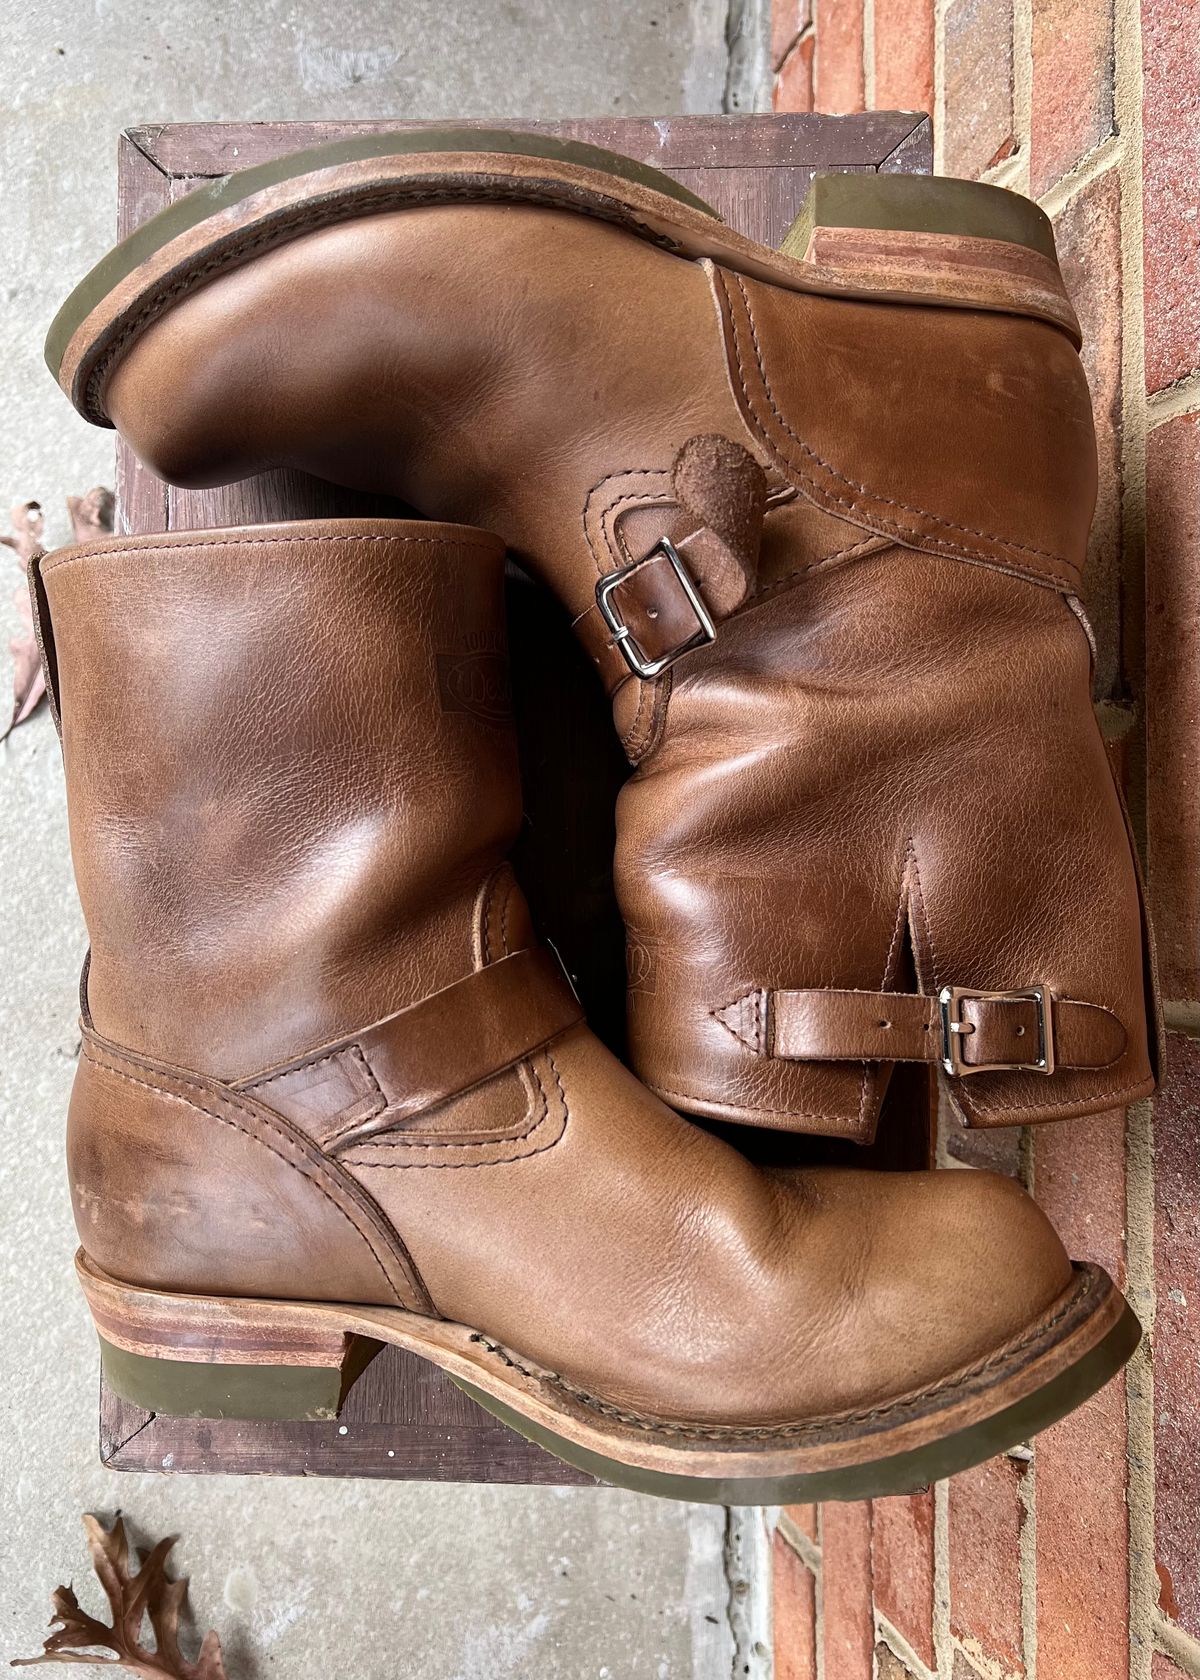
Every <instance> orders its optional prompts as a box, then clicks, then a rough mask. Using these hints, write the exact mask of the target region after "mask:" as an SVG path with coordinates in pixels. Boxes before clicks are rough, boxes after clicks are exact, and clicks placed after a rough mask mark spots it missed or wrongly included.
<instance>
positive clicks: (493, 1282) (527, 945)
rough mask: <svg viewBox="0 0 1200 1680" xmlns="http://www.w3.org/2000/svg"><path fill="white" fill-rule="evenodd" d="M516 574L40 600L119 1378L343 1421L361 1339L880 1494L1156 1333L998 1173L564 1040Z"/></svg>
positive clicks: (56, 570)
mask: <svg viewBox="0 0 1200 1680" xmlns="http://www.w3.org/2000/svg"><path fill="white" fill-rule="evenodd" d="M502 566H503V547H502V545H501V543H500V542H499V540H498V539H497V538H495V537H492V536H489V535H487V534H486V533H484V532H480V531H473V530H469V529H465V528H463V527H456V526H448V525H432V524H429V525H427V524H411V523H404V522H383V523H377V522H368V521H342V522H314V523H301V524H297V525H289V526H282V525H276V526H263V527H257V528H248V529H242V530H230V531H204V532H194V533H187V532H184V533H175V534H170V535H166V536H146V537H134V538H113V539H110V540H106V541H102V542H97V543H94V544H89V545H87V546H86V547H83V548H78V549H74V550H67V551H64V552H62V553H58V554H54V555H52V556H50V557H49V558H46V559H43V560H42V562H41V563H40V567H35V570H34V580H33V581H34V595H35V603H36V606H37V610H38V616H39V620H40V625H41V632H42V640H43V646H44V649H45V659H46V669H47V674H48V679H49V683H50V688H51V693H52V695H53V696H54V700H55V705H56V708H57V714H58V716H59V718H60V720H61V729H62V739H63V752H64V759H65V765H66V775H67V789H68V803H69V809H70V822H71V842H72V849H73V853H74V860H75V870H76V876H77V879H78V883H79V891H80V896H81V898H82V901H83V908H84V913H85V916H86V920H87V925H88V930H89V933H90V936H91V956H90V960H89V965H88V968H87V970H86V973H85V978H84V986H83V1052H82V1058H81V1061H80V1064H79V1071H78V1074H77V1078H76V1084H75V1090H74V1095H73V1097H72V1102H71V1114H70V1125H69V1144H68V1154H69V1168H70V1181H71V1191H72V1196H73V1199H74V1205H75V1213H76V1219H77V1222H78V1226H79V1232H80V1238H81V1242H82V1248H81V1251H80V1256H79V1272H80V1276H81V1279H82V1282H83V1287H84V1290H85V1292H86V1294H87V1298H88V1301H89V1303H90V1305H91V1309H92V1312H93V1315H94V1317H95V1321H96V1325H97V1328H98V1330H99V1332H100V1336H101V1340H102V1347H103V1353H104V1361H105V1368H106V1371H107V1374H108V1379H109V1382H110V1383H111V1384H112V1386H113V1387H114V1388H115V1389H116V1390H117V1391H118V1393H121V1394H124V1395H125V1396H127V1397H128V1398H129V1399H130V1400H132V1401H134V1402H136V1403H137V1404H139V1405H142V1406H145V1407H147V1408H150V1409H153V1410H162V1411H167V1412H177V1413H191V1414H198V1415H204V1416H259V1417H262V1416H276V1417H315V1418H320V1417H332V1416H334V1415H335V1414H336V1411H337V1408H338V1405H339V1404H340V1399H341V1396H342V1395H343V1394H344V1392H345V1389H346V1388H347V1387H348V1386H349V1384H350V1382H352V1381H353V1380H354V1377H355V1376H356V1375H357V1373H358V1372H359V1371H360V1370H361V1369H362V1367H363V1365H364V1364H365V1362H366V1360H367V1359H368V1358H369V1357H370V1356H371V1355H372V1354H373V1353H374V1352H375V1351H377V1349H378V1347H379V1345H380V1344H381V1343H385V1342H391V1343H395V1344H397V1345H398V1346H400V1347H403V1348H407V1349H410V1350H411V1351H413V1352H415V1353H418V1354H420V1355H422V1356H423V1357H424V1358H426V1359H429V1360H432V1361H433V1362H434V1363H435V1364H436V1365H438V1366H440V1367H442V1368H443V1369H444V1370H446V1371H448V1372H449V1373H450V1375H451V1376H452V1377H453V1378H454V1379H455V1380H456V1381H458V1382H460V1383H461V1384H462V1385H463V1386H464V1387H466V1388H467V1389H468V1390H469V1392H470V1393H471V1394H472V1395H474V1397H475V1398H476V1399H478V1400H479V1401H480V1402H481V1403H482V1404H483V1405H485V1406H486V1407H488V1408H489V1409H490V1410H492V1411H494V1412H495V1413H496V1414H497V1415H498V1416H499V1417H501V1418H503V1419H504V1420H506V1421H507V1422H509V1423H511V1424H513V1425H514V1427H516V1428H517V1429H519V1430H521V1431H523V1432H524V1433H525V1434H527V1435H530V1436H531V1437H533V1438H534V1439H536V1440H538V1441H540V1442H542V1443H543V1444H544V1445H545V1446H547V1447H548V1448H549V1449H550V1450H551V1451H552V1452H555V1453H558V1454H559V1455H560V1456H562V1457H564V1458H566V1459H568V1460H570V1461H571V1462H572V1463H574V1464H577V1465H580V1466H582V1467H583V1468H585V1469H587V1470H590V1471H594V1472H595V1473H597V1474H598V1475H600V1476H601V1477H603V1478H604V1479H606V1480H609V1481H613V1482H618V1483H621V1484H623V1485H626V1486H630V1487H636V1488H641V1489H644V1490H646V1491H648V1492H655V1493H663V1494H667V1495H672V1496H677V1497H683V1498H687V1499H702V1500H716V1501H721V1502H730V1501H734V1502H744V1501H769V1502H775V1501H779V1500H784V1499H792V1498H800V1497H806V1498H807V1497H820V1498H838V1497H849V1498H860V1497H866V1496H869V1495H873V1494H878V1493H884V1492H889V1491H893V1490H897V1489H901V1488H910V1487H913V1486H916V1485H918V1484H920V1483H923V1482H925V1481H927V1480H929V1479H931V1478H933V1477H935V1476H942V1475H945V1474H947V1473H949V1472H950V1471H953V1470H956V1469H959V1468H961V1467H962V1466H963V1465H966V1464H969V1463H973V1462H976V1461H977V1460H979V1459H981V1458H983V1457H985V1456H987V1455H988V1454H990V1453H994V1452H998V1451H1001V1450H1003V1449H1004V1448H1006V1447H1009V1446H1011V1445H1012V1444H1013V1442H1015V1441H1017V1440H1020V1439H1022V1438H1024V1437H1025V1436H1026V1435H1028V1434H1029V1433H1030V1432H1031V1431H1033V1430H1035V1429H1037V1428H1039V1427H1041V1426H1042V1425H1044V1424H1046V1423H1048V1422H1050V1421H1051V1420H1052V1419H1053V1418H1055V1417H1057V1416H1059V1415H1061V1414H1062V1413H1063V1412H1064V1411H1066V1410H1068V1409H1069V1408H1070V1407H1072V1406H1073V1405H1075V1404H1077V1403H1078V1402H1079V1401H1081V1400H1082V1399H1084V1398H1085V1397H1086V1395H1088V1394H1089V1393H1091V1392H1092V1391H1093V1390H1094V1389H1095V1388H1096V1387H1098V1386H1099V1385H1100V1384H1101V1383H1102V1382H1104V1381H1105V1380H1106V1379H1107V1378H1108V1377H1109V1376H1110V1375H1111V1374H1112V1373H1113V1372H1114V1371H1115V1370H1116V1369H1117V1368H1118V1367H1119V1365H1120V1364H1121V1363H1122V1362H1123V1360H1124V1359H1125V1358H1126V1357H1127V1356H1128V1354H1129V1353H1130V1351H1131V1349H1132V1348H1133V1346H1134V1345H1135V1343H1136V1340H1137V1336H1138V1330H1137V1325H1136V1321H1135V1320H1134V1318H1133V1315H1132V1314H1131V1313H1130V1311H1129V1309H1128V1308H1127V1307H1126V1306H1125V1303H1124V1302H1123V1300H1122V1298H1121V1296H1120V1294H1119V1293H1118V1292H1117V1291H1116V1290H1115V1289H1114V1287H1113V1285H1112V1284H1111V1282H1110V1281H1109V1279H1108V1278H1107V1276H1106V1275H1105V1274H1104V1273H1103V1272H1102V1271H1101V1270H1099V1268H1097V1267H1095V1266H1076V1267H1074V1268H1073V1267H1072V1266H1071V1264H1070V1263H1069V1262H1068V1260H1067V1259H1066V1256H1065V1255H1064V1253H1063V1251H1062V1248H1061V1246H1060V1244H1059V1242H1058V1240H1057V1238H1056V1237H1055V1235H1054V1233H1053V1231H1052V1230H1051V1229H1050V1226H1049V1225H1048V1224H1047V1222H1046V1220H1045V1218H1044V1216H1043V1215H1042V1214H1041V1212H1040V1211H1039V1210H1038V1209H1037V1208H1036V1207H1035V1206H1034V1204H1033V1203H1032V1202H1031V1201H1030V1200H1029V1198H1028V1197H1027V1196H1025V1194H1024V1193H1023V1192H1022V1191H1021V1190H1020V1189H1019V1188H1018V1187H1017V1186H1016V1185H1014V1184H1013V1183H1011V1182H1009V1181H1008V1180H1007V1179H1002V1178H997V1177H993V1176H992V1175H990V1174H987V1173H982V1172H956V1173H918V1174H908V1175H905V1174H882V1173H880V1174H872V1173H867V1172H847V1171H842V1170H827V1171H813V1172H808V1173H798V1174H791V1175H789V1174H781V1173H769V1172H765V1171H761V1170H759V1169H757V1168H755V1167H753V1166H751V1165H750V1164H749V1163H748V1162H747V1161H746V1160H744V1159H743V1157H742V1156H741V1155H740V1154H739V1153H738V1152H737V1151H736V1150H734V1149H732V1148H731V1147H729V1146H728V1145H727V1144H725V1143H724V1142H722V1141H720V1140H719V1139H717V1138H715V1137H713V1136H710V1135H709V1134H708V1133H707V1132H706V1131H704V1130H702V1129H701V1128H699V1127H696V1126H694V1125H691V1124H690V1123H688V1122H687V1121H685V1120H683V1119H681V1118H680V1117H679V1116H678V1115H676V1114H674V1113H672V1112H671V1110H670V1109H668V1108H667V1107H665V1106H664V1105H663V1104H662V1103H660V1102H659V1101H658V1099H657V1098H656V1097H654V1096H652V1095H651V1094H650V1093H649V1092H647V1091H646V1090H645V1089H644V1088H643V1087H642V1086H641V1085H639V1084H638V1082H637V1081H636V1080H635V1079H634V1078H633V1076H632V1075H631V1074H630V1073H628V1072H627V1071H626V1070H625V1069H624V1068H623V1067H622V1066H621V1064H620V1063H619V1062H617V1061H616V1060H615V1059H614V1058H613V1057H612V1056H610V1055H609V1054H608V1052H607V1051H606V1050H604V1049H603V1048H602V1047H601V1046H600V1044H599V1043H598V1042H597V1041H596V1040H595V1039H594V1038H593V1037H592V1036H591V1035H590V1033H589V1032H588V1030H587V1028H586V1027H585V1026H584V1024H583V1022H582V1020H581V1019H580V1011H579V1006H578V1004H577V1002H576V1000H575V998H574V996H573V994H572V992H571V990H570V988H569V986H568V985H567V984H566V983H565V981H564V980H563V978H562V976H561V974H560V973H559V971H558V968H557V965H556V963H555V961H554V960H553V959H552V958H551V957H550V956H548V955H547V954H546V953H545V952H544V951H543V950H541V949H539V947H538V946H537V945H536V943H535V940H534V937H533V934H532V931H531V929H530V926H529V920H528V915H527V912H526V908H525V903H524V900H523V898H522V896H521V892H520V889H519V888H518V886H517V885H516V882H515V881H514V879H513V876H512V874H511V872H510V870H509V869H508V867H507V866H506V864H505V862H504V855H505V852H506V850H507V848H508V846H509V843H510V841H511V840H512V837H513V834H514V831H515V830H516V828H517V825H518V821H519V817H520V799H519V791H518V786H517V774H516V760H515V751H514V741H513V732H512V727H511V723H510V720H509V717H508V712H507V702H506V669H505V660H504V636H503V617H502V596H501V577H502Z"/></svg>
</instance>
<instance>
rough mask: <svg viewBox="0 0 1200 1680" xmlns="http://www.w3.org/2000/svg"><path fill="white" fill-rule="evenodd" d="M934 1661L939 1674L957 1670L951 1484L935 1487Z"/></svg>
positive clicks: (944, 1482) (936, 1485)
mask: <svg viewBox="0 0 1200 1680" xmlns="http://www.w3.org/2000/svg"><path fill="white" fill-rule="evenodd" d="M933 1660H934V1666H935V1667H936V1669H937V1672H938V1674H945V1675H948V1674H949V1673H950V1671H951V1669H952V1668H953V1666H954V1645H953V1641H952V1640H951V1637H950V1483H949V1482H948V1481H941V1482H935V1483H934V1484H933Z"/></svg>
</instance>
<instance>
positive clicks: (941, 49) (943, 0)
mask: <svg viewBox="0 0 1200 1680" xmlns="http://www.w3.org/2000/svg"><path fill="white" fill-rule="evenodd" d="M951 4H952V0H934V7H933V110H932V112H931V113H930V115H931V116H932V117H933V173H934V174H935V175H941V174H942V173H943V171H944V169H945V166H946V143H945V140H944V138H943V135H944V132H945V128H946V13H947V12H948V11H949V9H950V6H951Z"/></svg>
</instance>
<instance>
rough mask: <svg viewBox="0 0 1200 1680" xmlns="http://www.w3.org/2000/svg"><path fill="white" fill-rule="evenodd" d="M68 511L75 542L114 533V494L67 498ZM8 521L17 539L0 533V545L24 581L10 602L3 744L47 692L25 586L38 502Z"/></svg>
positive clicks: (35, 546) (35, 547)
mask: <svg viewBox="0 0 1200 1680" xmlns="http://www.w3.org/2000/svg"><path fill="white" fill-rule="evenodd" d="M67 512H68V513H69V514H70V516H71V529H72V531H73V532H74V535H75V541H76V542H91V541H93V540H94V539H95V538H96V537H103V536H107V535H108V534H109V532H110V531H111V530H112V528H113V493H112V491H111V490H105V489H104V488H103V487H102V486H99V485H98V486H97V487H96V488H95V489H94V490H89V491H88V492H87V494H86V495H85V496H68V497H67ZM11 518H12V525H13V530H14V531H15V532H16V535H15V536H12V537H10V536H6V535H4V534H3V533H0V543H3V544H4V546H5V547H6V548H11V549H12V550H13V551H14V553H15V554H16V556H17V560H18V562H19V564H20V566H21V570H22V571H23V572H24V573H25V574H26V581H25V583H24V584H23V585H22V586H21V588H19V589H18V590H17V593H16V595H15V597H14V605H15V606H16V609H17V617H18V620H19V628H18V630H17V634H16V635H15V636H14V637H13V638H12V640H11V641H10V642H9V644H8V646H9V651H10V653H11V654H12V656H13V709H12V717H11V718H10V719H9V722H8V727H7V728H6V729H5V730H4V731H3V733H0V741H5V740H7V739H8V737H9V736H10V735H11V734H12V732H13V730H14V729H15V728H16V727H17V725H18V724H20V723H24V722H25V720H26V718H29V717H32V716H33V714H34V712H35V711H36V710H37V708H38V706H39V705H40V703H41V701H42V697H43V696H44V694H45V692H46V682H45V678H44V676H43V673H42V660H41V654H40V652H39V650H38V645H37V637H36V635H35V634H34V629H33V608H32V606H31V605H30V601H29V585H28V574H29V562H30V561H31V560H32V559H33V557H34V555H35V554H40V553H41V549H42V528H43V525H44V523H45V520H44V517H43V514H42V509H41V506H40V505H39V504H38V503H37V502H19V503H18V504H17V506H16V507H15V508H13V510H12V515H11Z"/></svg>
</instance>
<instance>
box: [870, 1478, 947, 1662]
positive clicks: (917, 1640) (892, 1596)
mask: <svg viewBox="0 0 1200 1680" xmlns="http://www.w3.org/2000/svg"><path fill="white" fill-rule="evenodd" d="M871 1563H872V1574H873V1577H874V1585H875V1608H876V1609H877V1610H878V1611H879V1612H880V1613H881V1614H882V1615H884V1616H886V1617H887V1619H888V1621H889V1622H890V1623H891V1624H892V1626H893V1627H894V1628H895V1629H896V1631H897V1632H898V1633H900V1634H903V1636H904V1638H905V1639H906V1640H907V1641H908V1643H909V1644H910V1645H911V1646H912V1648H913V1650H914V1651H915V1652H916V1654H917V1656H918V1657H920V1659H921V1661H922V1662H923V1663H924V1664H925V1665H926V1667H928V1668H932V1667H933V1666H934V1661H935V1659H934V1651H933V1494H932V1492H926V1493H914V1494H907V1495H905V1496H903V1497H902V1498H897V1499H877V1500H876V1501H875V1502H874V1505H873V1506H872V1508H871Z"/></svg>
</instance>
